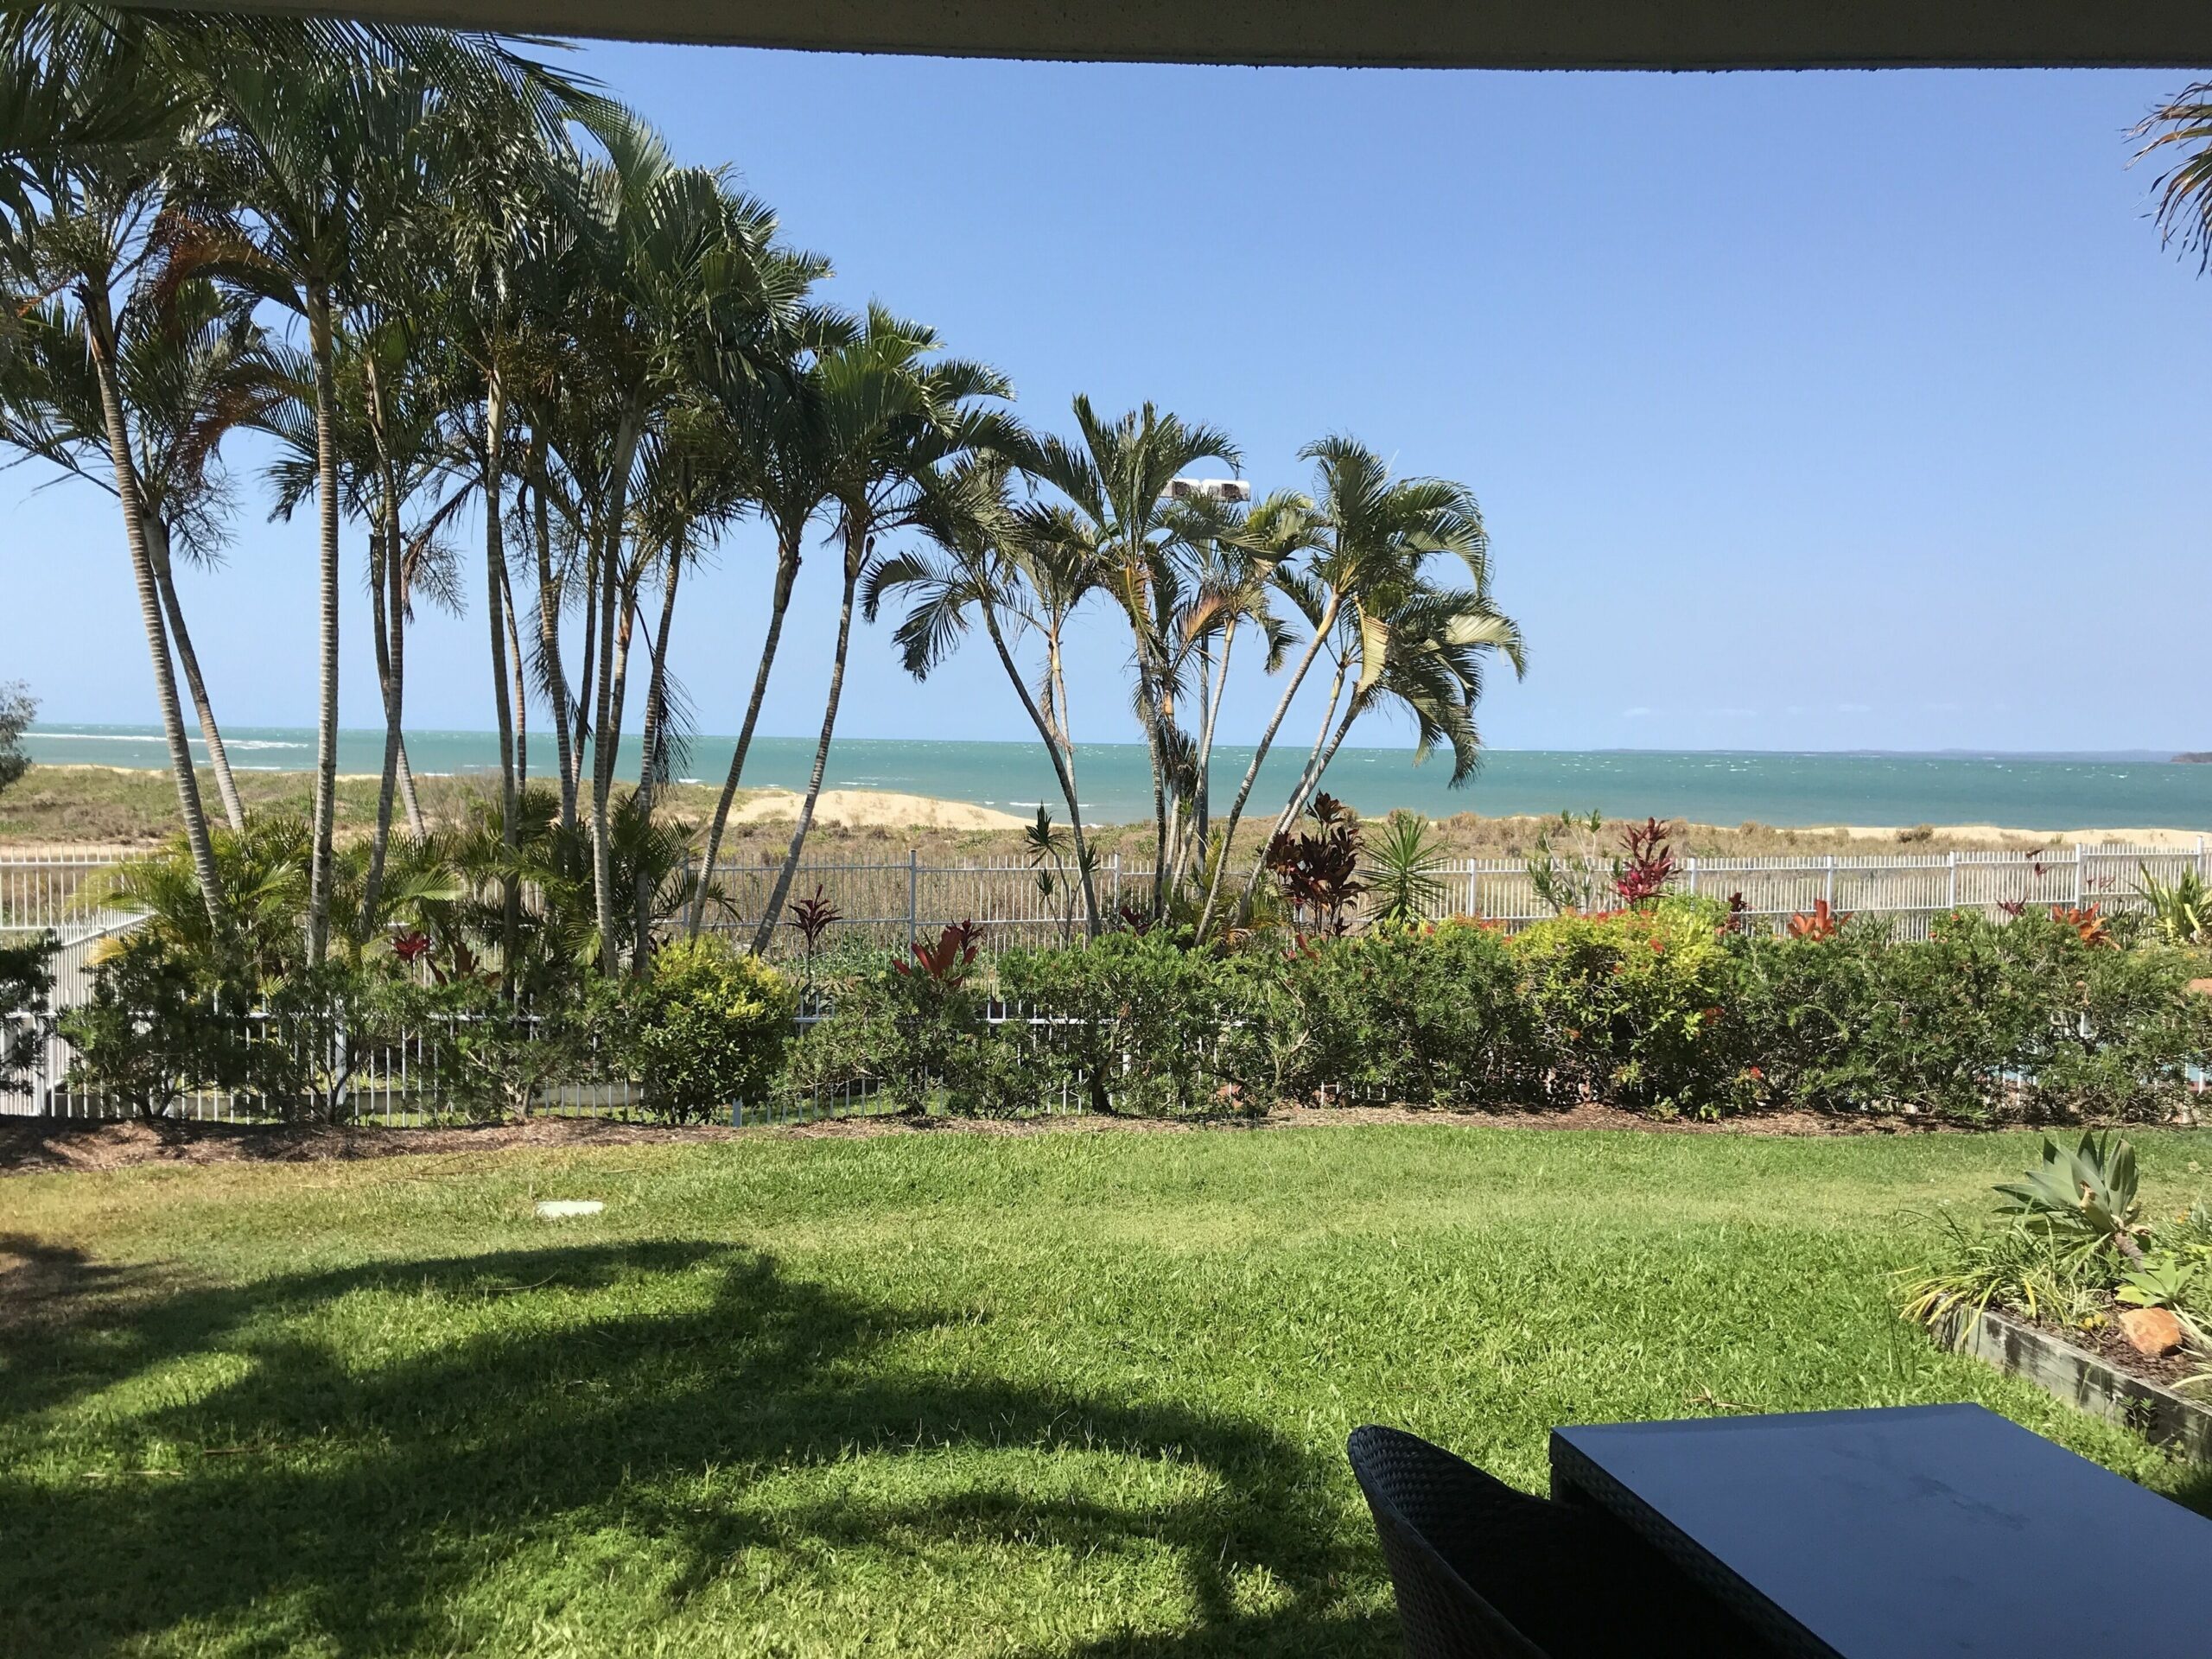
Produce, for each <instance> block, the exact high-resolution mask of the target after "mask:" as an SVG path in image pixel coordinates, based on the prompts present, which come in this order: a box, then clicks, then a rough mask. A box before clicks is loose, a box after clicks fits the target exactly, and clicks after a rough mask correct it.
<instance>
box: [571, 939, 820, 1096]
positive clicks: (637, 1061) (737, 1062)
mask: <svg viewBox="0 0 2212 1659" xmlns="http://www.w3.org/2000/svg"><path fill="white" fill-rule="evenodd" d="M797 1011H798V994H797V992H796V990H795V989H794V988H793V987H792V985H791V982H790V981H789V980H788V979H786V978H785V976H783V975H782V974H780V973H779V972H777V971H776V969H773V968H772V967H770V966H768V964H767V963H764V962H762V961H760V959H759V958H757V957H749V956H739V955H737V954H736V953H735V952H734V951H732V950H730V949H729V948H728V946H727V945H724V944H721V942H720V941H718V940H715V939H711V938H698V939H684V940H678V941H676V942H674V943H671V944H665V945H663V946H662V947H661V948H660V950H658V951H656V952H655V953H654V956H653V960H652V970H651V971H650V973H648V974H647V975H646V976H645V977H644V978H642V979H628V980H615V981H608V982H604V983H602V984H601V986H600V987H598V988H597V989H596V991H595V992H594V1005H593V1010H592V1018H593V1025H594V1029H595V1030H596V1032H597V1033H598V1036H599V1038H600V1041H601V1047H602V1051H603V1052H605V1053H606V1054H607V1057H608V1058H610V1059H612V1060H613V1061H614V1062H615V1063H616V1064H619V1065H623V1066H624V1067H626V1069H627V1070H628V1071H629V1072H630V1074H631V1075H632V1077H635V1078H636V1079H637V1080H638V1083H639V1085H640V1087H641V1089H642V1090H643V1093H644V1096H645V1109H646V1111H647V1112H649V1113H651V1114H652V1116H656V1117H659V1118H662V1119H664V1120H665V1121H667V1122H671V1123H696V1122H703V1121H704V1120H706V1119H707V1118H709V1117H710V1116H713V1115H714V1114H715V1112H716V1111H717V1110H718V1109H721V1108H722V1107H725V1106H727V1105H728V1104H729V1103H731V1102H732V1101H734V1100H737V1099H740V1098H742V1097H746V1096H751V1097H753V1098H756V1099H757V1098H760V1097H761V1096H763V1095H764V1094H765V1092H766V1089H767V1086H768V1084H769V1080H770V1079H771V1078H772V1077H773V1076H774V1075H775V1072H776V1069H777V1066H778V1065H779V1063H780V1062H781V1060H782V1058H783V1052H784V1046H785V1042H786V1041H787V1040H788V1039H789V1038H790V1035H791V1019H792V1016H793V1014H796V1012H797Z"/></svg>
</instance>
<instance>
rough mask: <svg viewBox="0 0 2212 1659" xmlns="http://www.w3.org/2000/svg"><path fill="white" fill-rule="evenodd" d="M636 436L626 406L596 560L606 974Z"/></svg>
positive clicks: (594, 823)
mask: <svg viewBox="0 0 2212 1659" xmlns="http://www.w3.org/2000/svg"><path fill="white" fill-rule="evenodd" d="M637 442H638V429H637V417H636V416H635V415H633V414H632V412H631V410H628V409H625V410H623V412H622V416H621V422H620V425H619V426H618V427H617V429H616V430H615V435H614V465H613V471H612V474H610V477H609V480H608V486H607V512H606V515H605V518H604V519H603V520H602V522H601V525H600V533H599V540H600V563H603V564H604V566H605V569H604V570H602V571H601V576H600V594H599V599H600V613H599V652H600V671H599V704H598V717H597V721H596V724H595V728H594V731H593V732H592V779H591V785H592V787H591V827H592V852H591V862H592V900H593V906H594V911H595V912H596V919H597V921H598V924H599V968H600V971H601V973H603V974H605V975H607V976H609V977H610V978H611V977H612V976H613V974H614V972H615V969H616V961H615V949H614V891H613V888H614V867H613V847H612V846H610V845H609V843H608V841H607V835H608V829H609V823H608V805H609V804H608V801H607V796H608V795H609V793H610V792H611V791H613V787H614V755H615V747H616V746H617V744H619V743H620V740H621V733H620V728H618V727H615V726H613V724H612V722H613V721H615V720H617V719H619V718H620V716H619V715H617V713H616V710H615V706H614V696H615V681H616V677H617V669H616V664H615V661H614V620H615V613H616V611H617V610H618V609H620V610H622V611H623V612H624V613H625V614H624V616H623V619H622V620H623V626H624V630H625V632H626V631H627V629H628V626H629V618H628V615H627V610H628V607H627V605H626V602H625V601H626V600H627V597H628V594H627V588H626V583H624V582H622V580H621V573H620V570H619V569H618V568H617V567H618V565H619V563H620V559H621V556H622V520H623V517H624V513H625V512H626V503H627V498H628V493H629V482H630V463H631V461H632V459H633V456H634V454H635V451H636V448H637Z"/></svg>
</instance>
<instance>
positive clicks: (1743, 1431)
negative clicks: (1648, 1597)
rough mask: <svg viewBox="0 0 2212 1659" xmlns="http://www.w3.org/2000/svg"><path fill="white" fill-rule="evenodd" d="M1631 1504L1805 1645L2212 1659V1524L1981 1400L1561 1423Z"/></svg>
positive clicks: (1750, 1609) (1561, 1452)
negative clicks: (1956, 1403)
mask: <svg viewBox="0 0 2212 1659" xmlns="http://www.w3.org/2000/svg"><path fill="white" fill-rule="evenodd" d="M1551 1453H1552V1478H1553V1484H1554V1488H1555V1489H1566V1488H1572V1489H1573V1490H1574V1491H1576V1492H1579V1493H1580V1494H1581V1495H1582V1496H1584V1497H1587V1498H1589V1499H1590V1500H1592V1501H1593V1502H1595V1503H1599V1504H1601V1505H1603V1506H1604V1507H1605V1508H1606V1509H1608V1510H1611V1511H1612V1512H1613V1513H1614V1514H1616V1515H1617V1516H1619V1517H1620V1518H1621V1519H1623V1520H1624V1521H1626V1522H1629V1524H1630V1525H1631V1526H1632V1527H1634V1528H1636V1529H1637V1530H1638V1531H1640V1532H1642V1533H1643V1535H1645V1536H1646V1537H1647V1538H1648V1539H1649V1541H1651V1542H1653V1543H1654V1544H1656V1545H1657V1546H1658V1547H1659V1548H1661V1549H1662V1550H1663V1551H1665V1552H1666V1553H1667V1554H1669V1555H1670V1556H1672V1557H1673V1558H1674V1559H1675V1561H1676V1563H1677V1564H1678V1565H1680V1566H1681V1567H1683V1568H1684V1570H1685V1571H1687V1572H1688V1573H1690V1574H1691V1576H1693V1577H1694V1578H1695V1579H1697V1580H1699V1581H1700V1583H1702V1584H1704V1585H1705V1586H1707V1588H1708V1589H1711V1590H1713V1591H1714V1592H1717V1593H1719V1594H1720V1595H1722V1596H1723V1597H1725V1598H1726V1599H1729V1600H1730V1601H1732V1603H1733V1604H1734V1605H1737V1606H1738V1608H1739V1610H1741V1611H1743V1612H1744V1613H1745V1614H1746V1615H1747V1616H1749V1617H1751V1618H1753V1619H1754V1621H1755V1622H1756V1623H1757V1624H1759V1625H1760V1627H1761V1628H1762V1629H1763V1630H1766V1631H1767V1632H1768V1633H1769V1634H1770V1635H1771V1636H1774V1637H1777V1638H1779V1639H1781V1640H1783V1641H1784V1642H1786V1643H1788V1644H1789V1647H1791V1648H1792V1649H1794V1650H1796V1651H1798V1652H1802V1653H1808V1654H1815V1655H1834V1656H1840V1659H1916V1656H1923V1655H1927V1656H1936V1655H1967V1654H1989V1655H2001V1656H2003V1659H2043V1656H2046V1655H2048V1656H2053V1659H2056V1656H2060V1655H2063V1656H2066V1659H2080V1656H2082V1654H2085V1653H2110V1654H2112V1655H2113V1656H2115V1659H2120V1656H2126V1659H2167V1656H2172V1659H2183V1656H2187V1659H2204V1656H2206V1655H2207V1654H2212V1520H2207V1519H2206V1518H2205V1517H2204V1516H2200V1515H2197V1514H2196V1513H2195V1512H2193V1511H2191V1510H2185V1509H2183V1507H2182V1506H2181V1505H2180V1504H2178V1503H2172V1502H2171V1501H2170V1500H2168V1499H2166V1498H2164V1497H2159V1496H2158V1494H2157V1493H2155V1492H2152V1491H2145V1489H2144V1488H2142V1487H2140V1486H2138V1485H2136V1484H2134V1483H2133V1481H2129V1480H2126V1479H2123V1478H2121V1477H2120V1476H2118V1475H2115V1474H2113V1473H2112V1472H2111V1471H2109V1470H2107V1469H2102V1468H2100V1467H2099V1466H2098V1465H2095V1464H2093V1463H2091V1462H2089V1461H2088V1460H2087V1459H2083V1458H2079V1457H2076V1456H2075V1454H2074V1453H2073V1452H2069V1451H2067V1450H2066V1449H2065V1448H2064V1447H2063V1446H2054V1445H2053V1444H2052V1443H2051V1442H2050V1441H2049V1440H2044V1439H2043V1438H2041V1437H2040V1436H2038V1435H2036V1434H2031V1433H2029V1432H2028V1431H2027V1430H2026V1429H2024V1428H2022V1427H2019V1426H2018V1424H2015V1423H2012V1422H2008V1421H2005V1419H2004V1418H2002V1417H1999V1416H1998V1415H1997V1414H1995V1413H1993V1412H1990V1411H1986V1410H1984V1409H1983V1408H1981V1407H1980V1406H1970V1405H1959V1406H1902V1407H1894V1408H1885V1409H1879V1410H1871V1411H1821V1412H1805V1413H1796V1414H1779V1415H1774V1416H1762V1417H1713V1418H1701V1419H1697V1420H1694V1421H1683V1422H1664V1423H1611V1424H1604V1425H1596V1426H1592V1427H1575V1428H1557V1429H1554V1430H1553V1431H1552V1442H1551Z"/></svg>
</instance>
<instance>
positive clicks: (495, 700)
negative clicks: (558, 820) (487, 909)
mask: <svg viewBox="0 0 2212 1659" xmlns="http://www.w3.org/2000/svg"><path fill="white" fill-rule="evenodd" d="M506 444H507V397H506V383H505V380H504V379H503V378H501V376H500V373H499V370H498V369H497V368H496V367H495V368H493V370H492V371H491V372H490V374H489V375H488V376H487V377H486V380H485V385H484V606H485V609H486V613H487V615H488V620H489V624H490V631H491V638H492V709H493V715H495V716H496V718H497V719H498V721H499V848H500V851H501V853H502V855H503V856H502V860H501V862H502V863H503V864H504V865H505V869H504V870H503V871H502V873H501V874H500V877H499V989H500V994H501V995H503V996H512V995H513V994H514V960H515V938H516V935H517V934H518V931H519V930H520V928H521V925H522V910H521V903H522V893H521V889H520V888H519V887H517V886H516V884H515V874H514V861H515V848H516V844H517V836H516V829H517V826H516V823H515V711H514V705H513V703H512V702H510V701H509V700H508V696H507V607H506V591H507V581H506V578H507V549H506V539H505V538H506V525H505V522H504V521H505V516H506V507H505V502H504V501H503V499H502V493H503V486H504V482H505V480H504V477H503V474H504V472H505V465H506Z"/></svg>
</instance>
